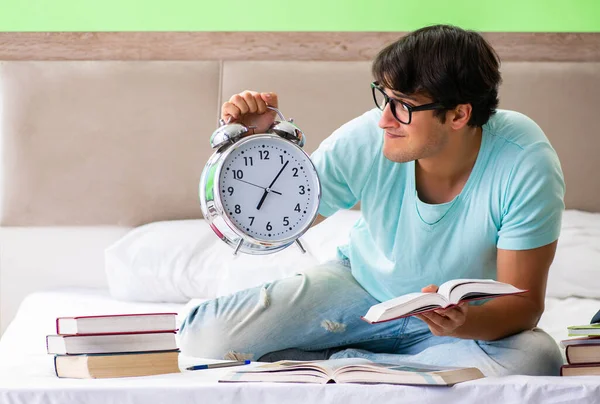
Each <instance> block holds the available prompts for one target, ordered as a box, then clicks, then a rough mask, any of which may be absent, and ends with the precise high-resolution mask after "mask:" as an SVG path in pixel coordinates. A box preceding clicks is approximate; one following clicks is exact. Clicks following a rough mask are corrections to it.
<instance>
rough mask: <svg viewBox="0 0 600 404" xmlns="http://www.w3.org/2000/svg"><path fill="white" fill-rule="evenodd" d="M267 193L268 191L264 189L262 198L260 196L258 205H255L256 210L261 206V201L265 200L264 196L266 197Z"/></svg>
mask: <svg viewBox="0 0 600 404" xmlns="http://www.w3.org/2000/svg"><path fill="white" fill-rule="evenodd" d="M268 193H269V192H268V191H267V190H266V189H265V193H264V194H263V196H262V198H260V201H259V202H258V205H256V210H260V207H261V206H262V204H263V202H264V201H265V198H266V197H267V195H268Z"/></svg>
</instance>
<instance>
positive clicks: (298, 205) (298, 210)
mask: <svg viewBox="0 0 600 404" xmlns="http://www.w3.org/2000/svg"><path fill="white" fill-rule="evenodd" d="M294 210H295V211H296V212H300V204H299V203H297V204H296V207H295V208H294Z"/></svg>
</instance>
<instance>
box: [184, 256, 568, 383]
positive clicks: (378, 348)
mask: <svg viewBox="0 0 600 404" xmlns="http://www.w3.org/2000/svg"><path fill="white" fill-rule="evenodd" d="M377 303H379V302H378V301H377V300H375V298H373V297H372V296H371V295H370V294H369V293H368V292H367V291H365V290H364V289H363V288H362V287H361V286H360V285H359V284H358V282H357V281H356V280H355V279H354V277H353V276H352V273H351V271H350V268H349V264H348V262H347V261H332V262H329V263H326V264H323V265H319V266H317V267H314V268H311V269H309V270H307V271H305V272H303V273H300V274H298V275H295V276H292V277H289V278H285V279H281V280H277V281H274V282H271V283H267V284H264V285H262V286H259V287H256V288H252V289H247V290H244V291H241V292H238V293H236V294H233V295H230V296H225V297H220V298H218V299H215V300H210V301H207V302H204V303H202V304H200V305H199V306H197V307H195V308H194V309H193V310H191V312H190V313H189V315H188V317H187V318H186V320H185V321H184V323H183V324H182V326H181V329H180V331H179V335H178V337H179V346H180V348H181V351H182V353H183V354H185V355H190V356H197V357H203V358H214V359H237V360H242V359H251V360H261V361H274V360H281V359H292V360H316V359H327V358H331V359H335V358H345V357H362V358H367V359H370V360H375V361H382V362H387V363H401V362H417V363H425V364H430V365H443V366H474V367H477V368H479V369H480V370H481V371H482V372H483V373H484V374H485V375H487V376H502V375H509V374H525V375H558V374H559V369H560V366H561V365H562V357H561V354H560V350H559V348H558V346H557V345H556V343H555V342H554V340H553V339H552V338H551V337H550V336H549V335H548V334H546V333H545V332H544V331H542V330H541V329H539V328H535V329H532V330H528V331H524V332H521V333H519V334H515V335H512V336H509V337H506V338H503V339H500V340H496V341H478V340H469V339H459V338H453V337H437V336H434V335H433V334H431V332H430V331H429V328H428V327H427V325H426V324H425V323H424V322H422V321H421V320H419V319H417V318H415V317H408V318H404V319H400V320H396V321H389V322H385V323H379V324H369V323H367V322H365V321H363V320H362V319H361V318H360V316H362V315H364V314H365V313H366V312H367V310H368V309H369V307H370V306H372V305H374V304H377Z"/></svg>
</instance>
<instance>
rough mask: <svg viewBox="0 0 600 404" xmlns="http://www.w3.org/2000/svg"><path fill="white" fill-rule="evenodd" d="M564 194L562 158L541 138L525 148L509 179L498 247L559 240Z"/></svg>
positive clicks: (526, 247) (527, 246) (523, 246)
mask: <svg viewBox="0 0 600 404" xmlns="http://www.w3.org/2000/svg"><path fill="white" fill-rule="evenodd" d="M564 195H565V183H564V179H563V173H562V170H561V167H560V162H559V160H558V156H557V155H556V152H555V151H554V149H553V148H552V147H551V146H550V144H548V143H545V142H538V143H534V144H532V145H529V146H528V147H527V148H525V149H524V150H523V151H522V152H521V153H520V154H519V157H518V158H517V161H516V162H515V164H514V166H513V168H512V171H511V173H510V176H509V180H508V183H507V190H506V192H505V194H504V203H503V210H502V221H501V226H500V230H499V233H498V243H497V247H498V248H501V249H505V250H529V249H532V248H537V247H541V246H544V245H547V244H550V243H552V242H554V241H555V240H557V239H558V236H559V234H560V228H561V219H562V212H563V210H564V208H565V206H564Z"/></svg>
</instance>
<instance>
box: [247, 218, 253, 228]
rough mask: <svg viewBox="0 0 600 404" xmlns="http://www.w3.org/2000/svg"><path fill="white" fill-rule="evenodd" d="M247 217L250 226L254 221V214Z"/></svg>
mask: <svg viewBox="0 0 600 404" xmlns="http://www.w3.org/2000/svg"><path fill="white" fill-rule="evenodd" d="M248 219H250V226H252V223H254V216H248Z"/></svg>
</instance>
